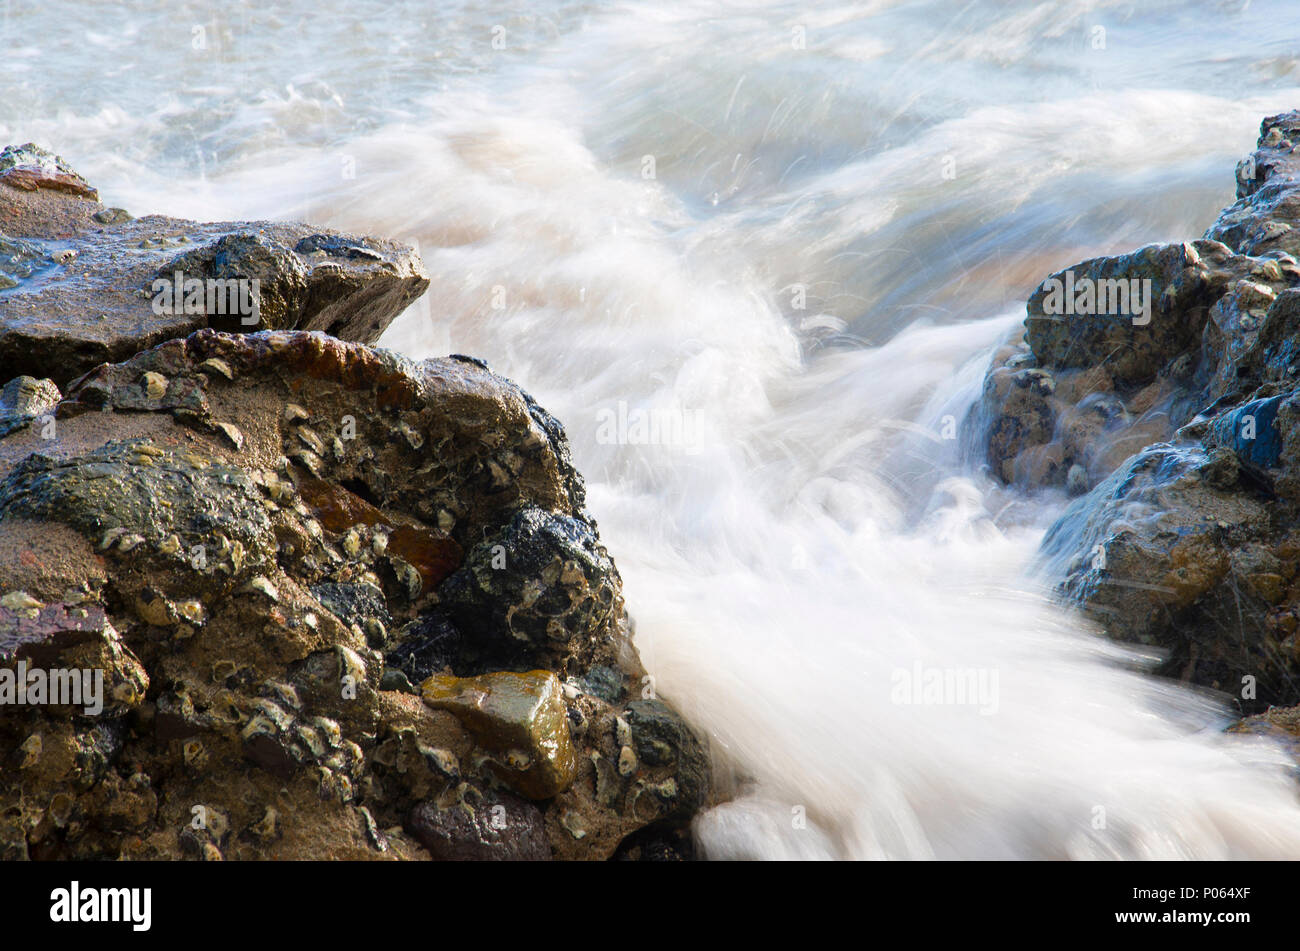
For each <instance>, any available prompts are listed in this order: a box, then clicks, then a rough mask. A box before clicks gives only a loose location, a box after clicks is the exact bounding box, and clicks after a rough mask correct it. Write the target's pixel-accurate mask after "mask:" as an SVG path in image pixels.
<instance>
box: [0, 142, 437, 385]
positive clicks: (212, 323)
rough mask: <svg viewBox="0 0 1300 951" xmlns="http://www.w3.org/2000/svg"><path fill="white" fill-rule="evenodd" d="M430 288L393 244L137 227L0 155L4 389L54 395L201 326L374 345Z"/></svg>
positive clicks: (51, 166)
mask: <svg viewBox="0 0 1300 951" xmlns="http://www.w3.org/2000/svg"><path fill="white" fill-rule="evenodd" d="M74 186H75V187H74ZM178 274H179V275H180V277H179V278H178V277H177V275H178ZM253 280H256V281H257V282H258V284H257V289H256V293H254V288H253V285H252V283H251V282H252V281H253ZM187 281H188V282H189V283H188V284H187V283H186V282H187ZM241 281H242V282H245V283H243V284H242V285H241V284H240V283H239V282H241ZM155 282H161V283H159V284H155ZM428 284H429V281H428V276H427V275H426V274H425V271H424V267H423V264H422V263H421V262H420V259H419V257H418V255H416V254H415V253H414V252H413V251H412V250H411V249H410V248H406V247H404V246H402V245H399V244H397V243H395V242H392V241H387V240H382V239H376V238H369V237H362V236H356V235H343V234H336V233H334V232H328V231H323V230H322V229H319V228H314V227H310V226H308V225H302V224H295V223H285V222H264V221H263V222H219V223H199V222H194V221H183V220H180V219H176V218H168V217H165V216H162V215H145V216H143V217H140V218H135V217H132V216H131V215H130V214H128V213H126V212H124V211H123V210H122V209H115V208H106V207H105V206H103V205H101V204H100V203H99V201H98V196H97V194H96V193H95V191H94V189H93V188H90V187H89V186H88V185H85V183H84V180H82V179H81V178H80V176H78V175H76V173H75V172H73V171H72V170H71V169H70V168H68V166H67V165H66V163H64V162H63V160H62V159H60V158H58V157H57V156H54V155H51V154H50V153H48V152H46V151H44V150H43V149H40V148H38V147H36V146H34V145H25V146H22V147H19V148H14V147H10V148H7V149H5V151H4V152H3V153H0V378H3V379H9V378H10V377H13V376H18V375H20V374H27V375H33V376H37V377H49V378H50V379H52V380H54V382H55V383H56V384H58V385H59V386H64V385H66V384H67V383H69V382H71V381H72V380H74V379H75V378H77V377H78V376H80V375H81V374H83V373H85V372H87V371H89V370H91V369H93V368H94V367H95V366H96V365H97V364H99V363H103V362H108V361H118V360H124V359H126V358H127V357H129V356H131V355H132V354H134V353H136V352H137V351H139V350H142V349H145V348H147V347H150V346H153V345H155V344H157V343H160V342H162V341H164V340H168V339H170V338H173V337H180V336H184V335H186V334H189V333H192V332H193V331H195V330H198V329H201V328H203V327H213V328H215V329H219V330H226V331H231V332H249V331H257V330H268V329H303V330H321V331H326V332H328V333H331V334H333V335H334V336H337V337H341V338H343V339H348V340H358V341H361V342H363V343H373V342H375V341H376V340H378V339H379V335H380V334H381V333H383V331H384V329H385V328H386V327H387V326H388V324H389V323H391V322H392V320H393V318H394V317H396V316H397V315H398V314H400V313H401V312H402V310H404V309H405V308H406V306H407V305H408V304H410V303H411V302H412V301H413V300H415V299H416V298H417V297H419V296H420V294H422V293H423V292H424V290H425V288H427V287H428ZM241 293H242V294H243V296H240V295H241ZM254 300H256V301H257V302H258V304H257V306H256V307H255V308H254V307H253V306H252V304H253V302H254Z"/></svg>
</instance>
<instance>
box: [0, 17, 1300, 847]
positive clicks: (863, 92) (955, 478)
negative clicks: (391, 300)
mask: <svg viewBox="0 0 1300 951" xmlns="http://www.w3.org/2000/svg"><path fill="white" fill-rule="evenodd" d="M1298 13H1300V9H1298V8H1297V3H1296V2H1295V0H1273V2H1264V0H1254V2H1248V0H1241V2H1222V0H1221V2H1188V0H1171V2H1155V0H1153V2H1145V3H1131V2H1130V3H1120V2H1106V0H1059V2H1054V3H1039V2H997V0H977V2H970V3H965V4H955V3H952V2H950V0H949V2H944V0H928V2H918V3H893V2H883V0H864V2H858V3H844V2H839V3H834V2H832V3H825V4H816V5H811V6H810V5H804V4H794V3H786V2H771V3H738V2H737V3H725V2H709V0H695V2H675V3H663V2H617V3H610V4H594V3H582V2H569V0H564V2H553V0H533V2H530V3H527V4H523V3H501V2H487V0H471V2H464V0H447V2H441V3H437V4H427V3H418V2H392V0H383V2H379V0H349V2H347V3H340V2H335V0H318V2H315V3H302V2H285V3H274V4H269V5H268V4H265V3H260V2H259V3H257V4H247V5H244V6H240V5H237V4H230V5H222V6H221V7H220V8H219V9H218V8H216V7H215V5H212V4H207V3H188V2H171V3H168V2H162V0H134V2H126V3H111V4H110V3H98V2H81V3H77V4H72V3H64V2H49V0H46V2H37V0H6V2H3V3H2V4H0V15H2V19H0V48H2V49H3V55H0V142H25V141H28V140H34V141H36V142H38V143H40V144H43V145H46V146H47V147H50V148H53V149H54V150H55V151H57V152H59V153H61V154H62V155H63V156H64V157H65V158H67V159H68V160H69V161H70V162H71V163H72V165H73V166H74V167H75V168H77V169H78V170H80V171H81V172H82V173H83V174H85V175H86V176H87V177H88V178H89V179H90V180H91V181H92V182H93V183H94V184H96V185H97V186H98V187H99V188H100V191H101V194H102V196H103V198H104V200H105V201H106V202H108V203H110V204H118V205H122V206H125V207H127V208H128V209H130V210H132V211H133V212H135V213H146V212H154V211H161V212H166V213H170V214H175V215H182V216H188V217H198V218H208V219H212V218H252V217H276V216H280V217H297V218H306V219H308V220H311V221H315V222H318V223H322V224H327V225H331V226H334V227H339V228H344V229H349V230H355V231H361V232H369V233H377V234H383V235H389V236H393V237H397V238H401V239H405V240H407V241H411V242H414V243H416V244H417V245H418V247H419V248H420V250H421V252H422V254H423V256H424V259H425V261H426V264H427V266H428V269H429V271H430V273H431V274H432V276H433V286H432V288H431V289H430V291H429V292H428V294H427V295H426V296H425V297H424V298H423V299H422V300H421V301H419V302H417V303H416V304H415V305H414V306H413V307H412V308H411V310H410V311H408V313H407V314H405V315H404V316H403V317H402V318H401V319H399V321H398V322H397V323H395V324H394V326H393V327H392V328H391V330H390V331H389V333H388V334H387V336H386V337H385V341H384V342H385V344H387V345H389V346H392V347H395V348H398V349H401V350H402V351H404V352H406V353H408V354H410V355H413V356H428V355H433V354H442V353H446V352H449V351H454V352H463V353H472V354H477V355H480V356H482V357H484V358H486V359H487V360H488V361H489V363H490V364H491V365H492V367H493V368H494V369H496V370H497V371H499V372H502V373H505V374H506V375H508V376H510V377H512V378H514V379H515V380H517V381H518V382H519V383H521V384H522V385H523V386H524V387H526V388H527V389H528V390H530V391H531V392H532V393H533V394H534V395H535V396H536V397H537V398H538V399H539V400H540V401H541V402H542V403H543V404H544V405H545V406H547V407H548V408H549V409H550V410H551V411H552V412H554V413H555V414H556V415H557V416H559V417H560V418H561V419H562V420H563V422H564V423H565V425H566V427H567V430H568V433H569V436H570V438H571V440H572V441H573V445H574V450H575V454H576V458H577V462H578V465H579V468H580V469H581V470H582V472H583V473H584V474H585V476H586V478H587V481H588V484H589V486H590V488H591V505H592V509H593V511H594V512H595V514H596V516H597V518H598V520H599V523H600V527H601V531H602V535H603V537H604V539H605V541H606V543H607V544H608V546H609V548H610V549H611V551H612V553H613V554H614V556H615V558H616V560H617V561H618V564H619V566H620V568H621V570H622V572H623V575H624V578H625V582H626V588H627V597H628V602H629V606H630V609H631V611H632V613H633V616H634V618H635V621H636V625H637V628H636V629H637V641H638V645H639V647H640V650H641V652H642V654H643V657H644V659H645V660H646V662H647V665H648V666H649V668H650V669H651V670H652V671H653V673H654V674H655V676H656V687H657V689H658V692H659V693H660V694H661V695H663V696H664V697H666V698H667V699H669V700H670V701H672V702H673V703H674V704H676V705H677V706H678V707H679V708H681V709H682V710H683V711H684V712H685V713H686V714H687V715H688V716H689V717H691V718H692V719H693V721H694V722H695V723H696V724H698V725H699V726H700V727H701V728H703V729H704V730H705V731H707V732H708V733H709V735H710V738H711V740H712V744H713V747H714V749H715V751H716V752H717V753H718V754H719V757H720V758H721V760H722V761H723V762H724V763H725V764H726V765H727V767H728V770H727V771H724V775H733V774H734V779H735V790H736V794H737V797H738V798H736V799H735V800H734V801H733V802H731V803H729V804H727V805H724V806H721V807H719V808H717V809H714V810H712V811H711V812H709V813H708V814H706V815H705V816H703V817H702V818H701V819H700V820H699V821H698V822H697V825H696V832H697V837H698V839H699V841H700V844H701V845H702V847H703V849H704V851H705V853H706V854H708V855H710V856H713V857H746V856H756V857H791V856H809V857H812V856H818V857H822V856H824V857H931V856H934V857H945V858H946V857H1110V856H1116V857H1184V856H1185V857H1228V856H1241V855H1285V856H1290V857H1300V804H1298V803H1297V797H1296V794H1295V791H1294V789H1293V787H1292V786H1291V785H1290V784H1289V781H1288V780H1287V779H1286V778H1285V776H1284V774H1283V772H1282V770H1281V769H1280V767H1278V766H1277V765H1276V764H1277V762H1278V758H1277V756H1276V754H1275V753H1273V752H1272V751H1270V750H1268V749H1266V748H1263V747H1261V746H1257V745H1246V744H1245V743H1244V742H1243V741H1239V740H1238V741H1232V742H1229V741H1228V740H1227V739H1225V738H1223V737H1222V736H1221V735H1219V733H1218V729H1219V728H1220V727H1221V726H1222V724H1223V722H1224V713H1223V711H1222V710H1221V709H1220V708H1219V707H1216V706H1214V705H1213V704H1211V703H1210V702H1209V701H1207V700H1204V699H1202V698H1199V697H1197V696H1194V695H1192V694H1191V693H1188V692H1185V691H1183V690H1181V689H1177V688H1174V687H1171V686H1168V685H1164V684H1160V683H1157V682H1155V681H1153V680H1150V679H1147V678H1145V677H1144V676H1142V675H1140V674H1138V673H1135V672H1133V671H1132V670H1131V669H1130V668H1129V667H1126V666H1125V661H1126V658H1125V656H1124V655H1121V653H1120V652H1119V651H1118V650H1117V649H1115V648H1114V647H1113V646H1112V645H1109V644H1107V643H1106V642H1104V641H1102V640H1101V639H1099V638H1097V637H1095V636H1094V635H1092V634H1091V633H1090V632H1089V631H1087V630H1085V629H1083V628H1082V626H1081V625H1080V623H1079V622H1078V620H1077V619H1075V618H1073V617H1070V616H1068V615H1066V614H1064V613H1062V612H1061V611H1059V610H1058V609H1056V608H1055V607H1053V606H1052V605H1051V604H1050V603H1049V602H1048V601H1047V600H1046V598H1044V597H1043V596H1042V594H1041V593H1040V592H1039V591H1037V590H1035V588H1034V587H1033V585H1032V584H1031V583H1030V582H1029V581H1027V580H1026V577H1025V568H1026V565H1027V563H1028V562H1029V560H1030V559H1031V557H1032V555H1033V552H1034V549H1035V547H1036V545H1037V542H1038V539H1039V537H1040V535H1041V531H1042V528H1043V526H1044V525H1045V524H1047V523H1048V522H1049V521H1050V520H1051V518H1052V517H1053V515H1054V514H1055V512H1056V511H1058V510H1059V507H1060V502H1061V500H1059V499H1053V498H1046V499H1038V500H1033V501H1027V500H1023V499H1017V498H1015V497H1014V496H1013V495H1011V494H1009V493H1008V492H1006V491H1005V490H1000V489H998V488H996V487H994V486H993V485H991V484H990V483H988V482H987V481H986V480H985V479H983V478H982V477H981V476H980V475H979V474H978V467H977V465H976V463H977V460H969V459H962V458H960V456H959V451H958V446H959V445H960V444H961V439H960V438H946V437H951V436H958V437H959V436H960V435H961V434H960V433H959V432H955V431H954V425H955V426H956V427H957V428H958V429H959V428H960V424H961V422H962V420H963V419H964V416H965V411H966V408H967V407H968V406H969V405H970V403H971V401H972V399H973V398H974V397H975V396H976V395H977V394H978V388H979V384H980V380H981V377H982V374H983V371H984V368H985V365H986V363H987V360H988V355H989V352H990V350H991V348H992V347H993V346H995V345H996V343H997V342H998V341H999V340H1000V339H1001V338H1003V337H1004V336H1005V335H1006V334H1007V333H1008V332H1009V331H1010V330H1011V329H1012V328H1013V326H1014V325H1015V323H1016V322H1017V321H1018V320H1019V319H1021V317H1022V316H1023V300H1024V298H1025V296H1026V295H1027V292H1028V291H1029V289H1030V288H1031V287H1032V285H1033V284H1034V283H1036V282H1037V281H1038V280H1041V278H1042V277H1043V276H1045V275H1046V274H1047V273H1049V272H1050V271H1052V270H1053V269H1056V268H1060V267H1064V266H1066V265H1069V264H1071V263H1073V262H1075V261H1077V260H1080V259H1082V258H1084V257H1086V256H1088V255H1090V254H1096V253H1102V252H1107V251H1117V250H1125V249H1129V248H1132V247H1136V246H1137V245H1140V244H1143V243H1146V242H1150V241H1156V240H1179V241H1181V240H1184V239H1187V238H1189V237H1192V236H1197V235H1199V234H1200V232H1201V231H1202V230H1204V228H1205V227H1206V226H1207V225H1208V224H1209V222H1210V221H1211V220H1212V219H1213V217H1214V215H1215V214H1216V212H1217V211H1218V209H1219V208H1220V207H1221V206H1223V205H1225V204H1227V203H1229V202H1230V201H1231V199H1232V185H1233V179H1232V167H1233V164H1234V162H1235V161H1236V159H1237V158H1239V157H1240V156H1241V155H1243V154H1245V152H1247V151H1248V150H1249V149H1250V147H1251V146H1252V145H1253V142H1254V138H1255V135H1256V131H1257V127H1258V123H1259V120H1260V118H1261V117H1262V116H1264V115H1266V114H1270V113H1274V112H1278V111H1282V110H1284V109H1287V108H1294V107H1296V106H1298V105H1300V16H1298V15H1297V14H1298ZM652 412H653V413H657V414H659V415H658V418H659V419H660V420H661V421H676V422H677V423H680V424H681V425H677V426H675V427H670V428H669V430H668V431H667V433H666V435H665V434H664V433H661V434H660V438H659V439H658V441H657V442H654V443H651V444H630V443H629V438H630V439H632V440H635V439H636V431H635V427H634V426H633V427H630V428H626V429H620V428H619V427H617V426H615V427H610V426H609V425H608V424H609V421H610V420H611V419H617V418H618V417H619V414H620V413H622V414H623V416H624V417H625V418H626V419H629V420H632V421H635V420H637V419H645V418H646V414H649V413H652ZM918 665H919V666H920V668H921V669H923V670H926V671H929V670H936V671H940V672H945V671H946V672H954V671H966V670H978V671H983V672H985V673H986V674H988V675H990V677H991V678H992V677H995V679H990V680H989V681H988V682H989V683H991V684H995V685H996V688H997V689H996V693H995V694H994V695H991V696H989V697H985V698H984V700H985V701H989V702H984V703H981V704H969V703H967V704H959V703H947V704H912V703H903V702H897V701H899V700H900V695H899V693H898V690H897V689H896V688H897V686H898V683H899V677H900V676H903V675H905V674H906V673H908V672H912V671H914V670H916V669H917V667H918ZM900 672H903V673H900ZM902 699H906V698H902Z"/></svg>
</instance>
